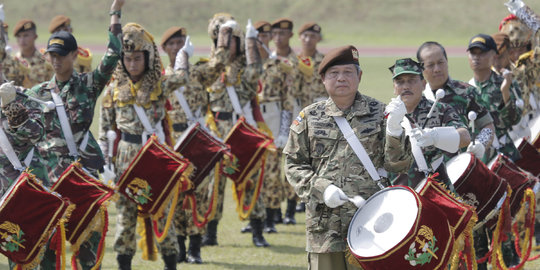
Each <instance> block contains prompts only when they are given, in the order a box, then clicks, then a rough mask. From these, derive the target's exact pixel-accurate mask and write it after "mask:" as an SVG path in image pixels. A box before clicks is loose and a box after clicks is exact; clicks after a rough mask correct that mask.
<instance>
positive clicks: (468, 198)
mask: <svg viewBox="0 0 540 270" xmlns="http://www.w3.org/2000/svg"><path fill="white" fill-rule="evenodd" d="M462 198H463V202H464V203H466V204H468V205H470V206H473V207H475V208H476V207H478V205H480V202H478V199H476V195H474V193H471V192H469V193H467V194H464V195H463V196H462Z"/></svg>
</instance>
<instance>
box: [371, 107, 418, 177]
mask: <svg viewBox="0 0 540 270" xmlns="http://www.w3.org/2000/svg"><path fill="white" fill-rule="evenodd" d="M381 111H384V108H383V110H381ZM381 127H382V128H381V130H382V131H381V132H380V133H379V138H380V141H383V140H384V152H383V155H384V158H383V159H384V169H385V170H386V171H388V172H393V173H405V172H407V171H408V170H409V168H410V167H411V166H412V163H413V160H414V159H413V156H412V151H411V144H410V141H409V139H408V136H406V135H405V132H402V133H401V136H399V137H394V136H391V135H389V134H386V121H384V119H382V120H381ZM383 138H384V139H383Z"/></svg>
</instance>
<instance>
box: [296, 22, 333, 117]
mask: <svg viewBox="0 0 540 270" xmlns="http://www.w3.org/2000/svg"><path fill="white" fill-rule="evenodd" d="M298 34H299V38H300V42H301V43H302V50H301V51H300V54H299V55H298V59H299V60H300V61H299V62H298V68H299V70H300V71H301V73H302V74H303V76H302V79H303V81H302V82H301V85H302V94H303V97H304V98H302V100H301V102H302V103H301V106H302V107H305V106H307V105H309V104H311V103H314V102H317V101H321V100H326V99H327V98H328V94H327V93H326V90H325V89H324V85H323V84H322V82H321V77H320V76H319V74H317V68H318V67H319V65H320V64H321V61H322V59H323V57H324V54H322V53H321V52H319V51H318V50H317V44H318V43H319V42H320V41H321V40H322V35H321V27H320V26H319V25H318V24H317V23H315V22H308V23H305V24H304V25H302V27H300V30H298Z"/></svg>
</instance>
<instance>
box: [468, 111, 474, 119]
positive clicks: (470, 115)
mask: <svg viewBox="0 0 540 270" xmlns="http://www.w3.org/2000/svg"><path fill="white" fill-rule="evenodd" d="M467 117H468V118H469V120H471V121H474V120H476V112H475V111H470V112H469V114H468V115H467Z"/></svg>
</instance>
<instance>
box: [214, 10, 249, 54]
mask: <svg viewBox="0 0 540 270" xmlns="http://www.w3.org/2000/svg"><path fill="white" fill-rule="evenodd" d="M229 20H233V21H235V22H236V23H237V25H236V27H235V28H234V29H233V31H232V35H233V36H235V37H237V38H238V40H239V41H240V42H239V44H238V45H239V48H240V51H241V52H243V51H244V42H245V40H244V31H242V28H241V27H240V25H238V22H237V21H236V20H235V19H234V17H233V16H232V15H231V14H229V13H216V14H214V16H213V17H212V19H210V21H209V24H208V35H209V36H210V38H211V39H212V40H214V41H215V40H217V38H218V33H219V28H220V27H221V25H222V24H224V23H225V22H226V21H229Z"/></svg>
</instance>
